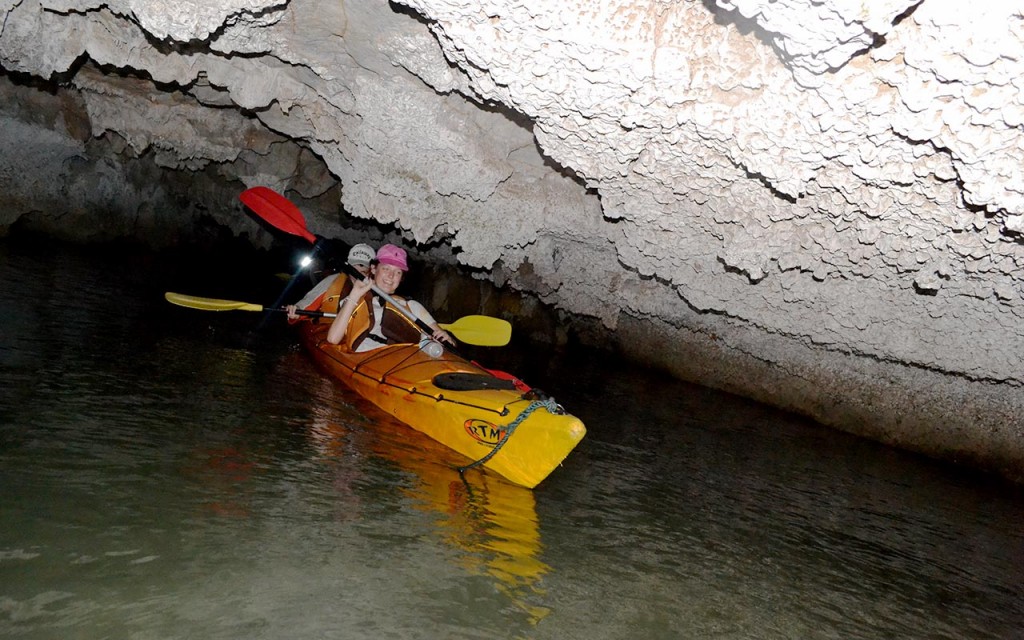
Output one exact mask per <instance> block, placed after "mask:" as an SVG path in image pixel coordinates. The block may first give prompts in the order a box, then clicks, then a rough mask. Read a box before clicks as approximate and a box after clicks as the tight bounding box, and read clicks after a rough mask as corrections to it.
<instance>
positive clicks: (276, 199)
mask: <svg viewBox="0 0 1024 640" xmlns="http://www.w3.org/2000/svg"><path fill="white" fill-rule="evenodd" d="M238 199H239V200H241V201H242V203H243V204H244V205H245V206H247V207H249V208H250V209H252V210H253V211H254V212H256V215H258V216H259V217H261V218H263V219H264V220H266V221H267V222H268V223H269V224H271V225H273V226H275V227H277V228H278V229H280V230H281V231H284V232H285V233H290V234H292V235H293V236H299V237H301V238H305V239H306V240H308V241H309V242H316V236H314V235H313V234H312V233H310V232H309V229H307V228H306V219H305V218H304V217H303V216H302V212H301V211H299V208H298V207H296V206H295V205H294V204H293V203H292V202H290V201H289V200H288V198H285V197H284V196H282V195H281V194H279V193H277V192H276V191H274V190H272V189H270V188H268V187H253V188H251V189H246V190H245V191H243V192H242V193H241V195H239V196H238Z"/></svg>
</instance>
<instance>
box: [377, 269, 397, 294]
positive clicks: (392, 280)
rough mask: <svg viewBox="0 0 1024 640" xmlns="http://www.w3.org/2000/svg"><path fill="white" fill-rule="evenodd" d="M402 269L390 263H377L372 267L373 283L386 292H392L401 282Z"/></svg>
mask: <svg viewBox="0 0 1024 640" xmlns="http://www.w3.org/2000/svg"><path fill="white" fill-rule="evenodd" d="M403 273H404V272H403V271H402V270H401V269H399V268H398V267H396V266H394V265H390V264H378V265H377V266H376V267H374V272H373V283H374V284H376V285H377V286H378V287H380V289H381V290H382V291H383V292H384V293H387V294H392V293H394V292H395V289H397V288H398V285H399V284H400V283H401V282H402V275H403Z"/></svg>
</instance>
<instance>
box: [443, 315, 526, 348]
mask: <svg viewBox="0 0 1024 640" xmlns="http://www.w3.org/2000/svg"><path fill="white" fill-rule="evenodd" d="M439 326H440V327H441V328H442V329H447V330H448V331H451V332H452V335H454V336H455V337H456V338H458V339H459V340H461V341H462V342H465V343H466V344H475V345H478V346H481V347H503V346H505V345H506V344H508V341H509V340H510V339H511V338H512V325H511V324H509V322H508V321H507V320H502V319H501V318H492V317H491V316H463V317H461V318H459V319H458V320H456V321H455V322H453V323H451V324H442V325H439Z"/></svg>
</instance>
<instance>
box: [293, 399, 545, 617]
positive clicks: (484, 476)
mask: <svg viewBox="0 0 1024 640" xmlns="http://www.w3.org/2000/svg"><path fill="white" fill-rule="evenodd" d="M328 404H330V403H328ZM355 409H356V410H358V411H359V412H360V413H361V414H363V415H365V417H366V419H367V420H368V422H366V423H364V424H365V429H366V430H364V429H363V428H362V427H361V426H357V427H356V428H353V427H352V426H351V425H350V424H349V421H350V420H353V418H352V417H351V416H349V417H347V418H346V417H344V416H342V417H341V419H339V416H338V415H337V412H336V411H333V410H330V409H326V410H324V411H323V412H322V413H320V415H318V416H317V418H316V419H315V420H314V423H313V425H312V428H311V431H310V437H311V439H312V441H313V442H314V444H315V446H316V449H317V450H318V451H319V452H320V453H321V455H323V456H324V459H334V460H337V465H336V473H338V474H344V477H343V478H339V479H338V481H336V482H335V483H334V486H335V489H336V491H337V492H338V498H339V499H340V500H341V501H342V503H343V504H342V506H343V508H344V511H345V513H346V514H347V516H348V517H352V518H358V517H360V516H359V509H360V504H361V503H362V498H361V497H360V494H361V493H363V492H364V489H361V488H360V487H363V488H365V487H366V486H369V480H368V479H367V478H366V477H365V472H366V469H367V463H366V456H372V457H373V458H376V459H378V460H385V461H387V462H388V464H391V465H394V466H395V467H397V468H399V469H401V470H403V471H405V472H406V473H407V475H406V479H405V480H401V481H398V484H399V485H400V487H401V492H402V493H403V494H404V495H405V496H406V497H407V498H409V499H410V501H411V502H410V504H411V505H412V506H413V507H414V508H416V509H418V510H420V511H422V512H423V513H426V514H429V515H431V516H432V518H431V522H432V525H433V528H434V532H435V533H436V534H437V536H438V538H439V539H440V540H441V541H442V542H444V543H445V544H447V545H448V546H449V547H451V548H452V549H455V550H457V551H458V552H459V553H458V555H456V556H453V559H455V561H456V563H457V564H458V566H459V567H460V568H462V569H463V570H465V571H467V572H468V573H470V574H475V575H484V576H488V577H490V578H491V579H492V580H493V584H494V586H495V588H496V589H497V590H498V591H500V592H501V593H503V594H504V595H505V596H506V597H507V598H508V599H509V602H510V603H511V604H512V605H514V606H515V607H516V608H517V609H519V610H520V611H522V612H523V613H524V614H526V616H527V618H528V620H529V622H530V623H531V624H536V623H537V622H539V621H540V620H542V619H543V618H544V617H546V616H547V614H548V613H549V610H548V608H547V607H545V606H544V604H543V602H544V600H545V597H544V588H543V578H544V576H545V575H546V574H548V573H549V572H550V571H551V567H550V566H548V565H547V564H546V563H545V562H543V561H542V560H541V558H540V555H541V553H542V551H543V544H542V542H541V534H540V524H539V522H538V518H537V509H536V500H535V497H534V494H533V492H532V491H530V490H529V489H525V488H523V487H518V486H515V485H513V484H511V483H508V482H504V481H502V480H500V479H498V478H496V477H494V476H491V475H490V474H488V473H485V472H481V471H470V472H467V473H466V474H465V475H464V476H463V477H460V476H459V475H458V474H456V473H454V472H453V471H452V467H453V466H454V465H456V464H458V461H457V458H458V457H459V454H457V453H455V452H454V451H452V450H451V449H448V448H446V447H444V446H443V445H441V444H440V443H437V442H436V441H433V440H431V439H430V438H427V437H425V436H421V435H419V434H417V433H415V432H411V431H410V430H409V429H408V427H407V426H406V425H404V424H402V423H400V422H398V421H397V420H395V419H393V418H390V417H389V416H387V415H379V416H378V415H375V414H377V412H378V410H377V409H376V408H375V407H370V406H364V407H360V406H358V405H357V406H356V407H355ZM318 413H319V412H318ZM371 434H372V435H371ZM360 461H362V462H360Z"/></svg>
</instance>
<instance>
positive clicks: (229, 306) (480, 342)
mask: <svg viewBox="0 0 1024 640" xmlns="http://www.w3.org/2000/svg"><path fill="white" fill-rule="evenodd" d="M164 298H165V299H166V300H167V301H168V302H170V303H171V304H176V305H178V306H179V307H188V308H189V309H199V310H202V311H280V312H285V311H286V309H283V308H276V307H264V306H262V305H258V304H254V303H251V302H239V301H237V300H218V299H217V298H200V297H199V296H190V295H186V294H183V293H174V292H171V291H168V292H167V293H165V294H164ZM295 313H296V314H298V315H300V316H309V317H312V318H333V317H334V316H335V315H337V314H334V313H325V312H323V311H307V310H306V309H296V310H295ZM439 326H440V327H441V328H442V329H446V330H448V331H451V332H452V335H454V336H455V337H456V338H458V339H459V340H461V341H462V342H465V343H466V344H473V345H477V346H480V347H503V346H505V345H506V344H508V341H509V339H510V338H511V337H512V325H511V324H510V323H509V322H508V321H506V320H502V319H500V318H492V317H490V316H477V315H471V316H463V317H461V318H459V319H458V320H456V321H455V322H453V323H451V324H441V325H439Z"/></svg>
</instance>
